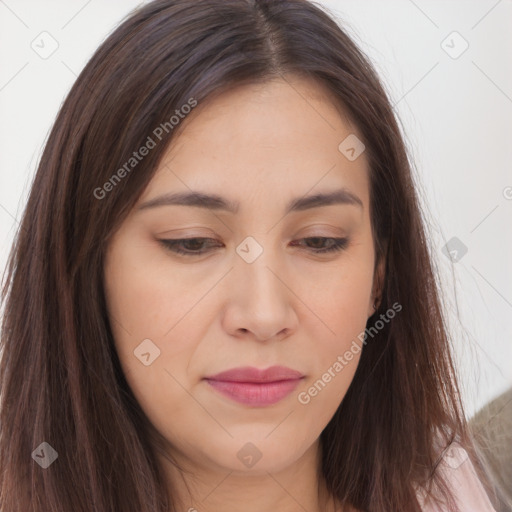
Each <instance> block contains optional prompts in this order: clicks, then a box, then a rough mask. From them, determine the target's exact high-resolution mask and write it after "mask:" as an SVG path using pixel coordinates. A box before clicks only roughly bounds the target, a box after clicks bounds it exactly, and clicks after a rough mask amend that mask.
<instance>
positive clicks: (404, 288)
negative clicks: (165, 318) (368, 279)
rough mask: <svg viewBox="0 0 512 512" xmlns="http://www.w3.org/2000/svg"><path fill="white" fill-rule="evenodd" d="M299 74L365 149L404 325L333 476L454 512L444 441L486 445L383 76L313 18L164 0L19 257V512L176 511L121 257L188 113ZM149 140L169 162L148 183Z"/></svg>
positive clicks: (396, 503) (294, 10) (140, 21)
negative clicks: (425, 493)
mask: <svg viewBox="0 0 512 512" xmlns="http://www.w3.org/2000/svg"><path fill="white" fill-rule="evenodd" d="M290 73H293V74H296V75H299V76H303V77H310V78H313V79H315V80H317V81H318V82H320V83H322V84H323V85H325V86H327V87H328V89H329V90H330V91H331V92H332V94H333V97H334V98H336V99H337V101H339V106H341V107H342V108H343V109H344V111H345V112H347V113H348V115H349V117H350V119H351V121H353V123H354V124H355V125H356V126H357V127H358V129H359V131H360V133H361V134H362V136H363V139H364V144H365V145H366V154H367V156H368V159H369V164H370V165H369V167H370V183H371V184H370V197H371V219H372V229H373V232H374V240H375V248H376V254H377V261H381V260H382V258H385V262H386V263H385V269H386V275H385V280H384V284H383V291H382V296H381V299H380V305H379V308H378V310H377V311H376V313H375V315H374V316H373V317H371V318H370V319H369V324H371V323H372V322H374V321H375V319H376V318H378V316H379V314H380V313H382V312H384V311H386V310H387V309H388V308H389V307H391V305H392V304H394V303H395V302H399V303H400V304H401V305H402V307H403V311H402V312H401V314H400V315H397V316H396V318H394V319H393V321H391V322H389V323H387V324H386V325H385V327H384V328H383V329H381V330H380V331H379V332H378V334H377V335H375V337H374V338H373V339H371V340H369V341H368V343H367V344H366V345H365V347H364V349H363V352H362V355H361V360H360V363H359V366H358V368H357V371H356V374H355V377H354V379H353V382H352V383H351V386H350V388H349V390H348V392H347V394H346V396H345V397H344V399H343V401H342V403H341V405H340V406H339V409H338V411H337V412H336V414H335V415H334V417H333V418H332V420H331V421H330V423H329V424H328V425H327V427H326V428H325V430H324V431H323V433H322V435H321V446H322V470H323V476H324V478H325V480H326V483H327V486H328V489H329V491H330V492H331V493H332V494H333V495H334V496H335V497H337V498H338V499H339V500H341V501H342V502H343V503H347V504H350V505H352V506H353V507H355V508H357V509H358V510H362V511H372V512H384V511H386V512H388V511H390V510H394V511H405V510H406V511H408V512H413V511H417V510H419V505H418V503H417V500H416V497H415V496H416V494H415V489H416V487H417V486H421V487H422V488H427V489H431V490H432V492H434V491H436V490H437V491H439V492H437V494H439V496H440V497H441V498H442V497H443V496H444V497H445V498H446V499H448V500H449V498H450V496H449V493H448V492H446V491H447V486H446V485H444V482H443V480H442V478H441V477H440V476H439V475H438V474H437V473H435V472H434V470H435V467H436V464H437V463H438V461H439V451H438V450H436V449H435V442H434V441H435V439H442V440H443V441H442V442H443V443H445V444H448V443H449V442H451V441H452V440H453V439H457V440H458V441H459V442H461V443H462V444H463V446H465V447H466V448H467V449H469V450H470V453H471V454H472V451H471V440H470V439H469V437H468V434H467V430H466V424H465V419H464V414H463V410H462V406H461V403H460V400H459V398H458V397H459V392H458V389H457V386H456V376H455V371H454V365H453V362H452V358H451V355H450V348H449V340H448V338H447V334H446V329H445V322H444V320H443V313H442V310H441V305H440V304H441V303H440V298H439V295H438V291H437V281H436V274H435V269H434V268H433V265H432V259H431V256H430V254H429V249H428V246H427V240H426V236H425V231H424V222H423V220H422V216H421V213H420V209H419V204H418V198H417V193H416V190H415V186H414V184H413V181H412V177H411V166H410V162H409V160H408V156H407V154H406V150H405V147H404V142H403V139H402V136H401V133H400V130H399V127H398V125H397V121H396V119H395V116H394V113H393V110H392V107H391V105H390V101H389V99H388V97H387V95H386V93H385V91H384V89H383V87H382V86H381V84H380V82H379V79H378V77H377V76H376V73H375V72H374V70H373V68H372V66H371V65H370V63H369V61H368V59H367V58H366V57H365V56H364V55H363V54H362V53H361V51H360V50H359V49H358V48H357V47H356V46H355V44H354V43H353V42H352V40H351V39H350V38H349V37H348V36H347V35H346V34H345V33H344V32H343V30H342V29H341V28H340V27H339V26H338V25H337V24H336V22H335V21H333V19H332V17H330V16H329V14H328V13H326V12H325V11H324V10H322V9H321V8H319V7H317V6H315V5H314V4H312V3H310V2H308V1H305V0H279V1H272V0H201V1H198V2H191V1H188V0H157V1H154V2H151V3H149V4H147V5H145V6H143V7H142V8H140V9H139V10H136V11H135V12H133V13H132V14H131V15H130V16H129V17H128V18H127V19H125V20H124V21H123V22H122V23H121V24H120V26H119V27H118V28H117V29H116V30H115V31H114V32H113V33H112V34H111V35H110V36H109V37H108V38H107V39H106V40H105V42H104V43H103V44H102V45H101V46H100V48H99V49H98V50H97V51H96V53H95V54H94V56H93V57H92V58H91V60H90V61H89V63H88V64H87V65H86V66H85V68H84V70H83V71H82V73H81V74H80V76H79V78H78V79H77V81H76V83H75V84H74V86H73V88H72V89H71V91H70V93H69V95H68V97H67V99H66V100H65V102H64V104H63V105H62V107H61V109H60V112H59V114H58V117H57V119H56V122H55V124H54V127H53V129H52V131H51V134H50V136H49V139H48V141H47V144H46V147H45V150H44V153H43V155H42V157H41V161H40V163H39V167H38V170H37V173H36V176H35V179H34V182H33V185H32V189H31V193H30V197H29V199H28V203H27V205H26V209H25V211H24V215H23V218H22V221H21V223H20V226H19V230H18V233H17V236H16V239H15V243H14V245H13V248H12V252H11V255H10V259H9V263H8V267H7V273H6V275H5V277H4V279H5V281H4V284H3V290H2V300H3V301H4V303H5V313H4V318H3V323H2V338H1V344H2V345H1V346H2V356H1V362H0V372H1V377H0V385H1V388H0V391H1V399H2V402H1V410H0V422H1V426H2V431H1V437H0V463H1V476H0V505H1V507H2V511H3V512H14V511H18V510H20V509H22V510H24V511H27V512H48V511H49V510H52V511H54V512H69V511H70V510H73V511H75V512H90V511H91V510H94V511H95V512H112V511H119V512H121V511H122V512H131V511H132V512H135V511H136V512H150V511H151V512H163V511H164V510H174V509H173V505H172V503H167V501H166V500H167V493H166V489H165V484H164V479H163V477H162V476H161V471H160V468H159V466H158V464H157V458H156V455H155V444H154V443H152V442H151V441H152V439H153V433H152V431H151V425H149V424H148V423H149V422H148V420H147V418H145V416H144V414H143V413H142V411H141V409H140V407H139V405H138V404H137V402H136V400H135V398H134V396H133V394H132V392H131V390H130V388H129V386H128V384H127V382H126V379H125V376H124V375H123V372H122V370H121V367H120V363H119V360H118V357H117V355H116V351H115V349H114V344H113V338H112V332H111V328H110V322H115V321H116V320H115V319H114V318H109V316H108V315H107V312H106V311H107V310H106V304H105V297H104V292H103V279H102V277H103V274H102V272H103V255H104V253H105V249H106V247H107V244H108V241H109V238H110V236H111V235H112V234H113V233H114V232H115V230H116V229H117V227H119V225H120V223H121V222H122V221H123V219H124V218H125V216H126V214H127V213H128V212H129V211H130V209H131V208H132V207H133V205H134V204H135V203H136V201H137V199H138V198H139V196H140V194H141V193H142V191H143V190H144V188H145V186H146V185H147V184H148V182H149V180H151V178H152V176H153V174H154V172H155V170H156V168H157V166H158V164H159V162H160V161H161V158H162V156H163V154H164V152H165V151H166V149H167V147H168V145H169V143H170V142H171V140H172V139H173V137H174V136H175V135H176V130H173V128H172V123H170V122H169V120H170V119H171V117H172V116H173V115H176V111H177V110H178V111H180V109H181V108H182V106H183V105H186V104H189V105H191V104H192V102H193V101H196V102H197V104H198V105H199V106H200V105H201V104H202V103H204V102H205V101H206V100H208V99H211V98H212V97H213V96H214V95H217V94H220V93H222V92H223V91H226V90H228V89H229V88H231V87H234V86H239V85H243V84H249V83H254V82H264V81H266V80H269V79H272V78H276V77H277V78H284V79H286V75H287V74H290ZM165 123H167V124H165ZM157 127H165V129H164V128H161V130H160V132H158V133H160V134H161V135H162V142H161V143H156V142H157V141H155V140H154V139H155V138H156V135H155V129H156V128H157ZM152 134H153V136H152ZM148 136H152V138H153V140H154V142H155V143H156V144H155V147H154V148H152V149H151V151H150V152H149V153H148V154H147V156H145V157H144V158H143V159H140V161H139V160H137V164H136V166H133V169H130V170H129V172H128V170H127V168H126V166H125V164H126V162H127V161H129V160H130V158H131V157H132V155H133V152H134V151H136V150H137V149H138V148H140V147H141V146H142V145H144V144H145V143H146V141H147V140H148ZM123 166H125V167H124V169H125V171H126V172H124V173H123V172H120V171H119V170H120V169H122V168H123ZM114 175H116V176H117V177H114ZM108 183H110V185H108ZM107 191H108V193H106V192H107ZM439 436H441V437H439ZM42 442H47V443H48V444H49V445H51V447H53V449H54V450H55V451H56V452H57V454H58V459H57V461H56V462H55V463H53V464H51V466H50V467H48V468H47V469H42V468H41V467H40V466H39V465H38V464H36V462H35V459H34V460H33V457H31V454H32V453H33V451H34V450H35V449H36V448H38V447H39V446H40V445H41V443H42Z"/></svg>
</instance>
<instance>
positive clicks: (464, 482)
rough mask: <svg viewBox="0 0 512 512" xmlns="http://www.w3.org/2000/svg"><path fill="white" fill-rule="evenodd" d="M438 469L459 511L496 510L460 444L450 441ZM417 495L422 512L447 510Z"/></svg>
mask: <svg viewBox="0 0 512 512" xmlns="http://www.w3.org/2000/svg"><path fill="white" fill-rule="evenodd" d="M438 471H439V472H440V473H442V474H443V476H446V477H447V479H448V482H449V483H450V486H451V489H453V492H454V495H455V498H456V502H457V505H458V506H459V508H460V510H461V512H496V510H495V509H494V508H493V506H492V504H491V502H490V501H489V498H488V497H487V493H486V492H485V490H484V488H483V486H482V484H481V482H480V480H479V479H478V477H477V475H476V472H475V468H474V467H473V464H472V463H471V460H470V459H469V456H468V453H467V452H466V450H464V448H462V446H460V444H458V443H452V444H451V446H450V447H449V448H448V450H446V452H445V455H444V457H443V460H442V461H441V463H440V465H439V467H438ZM419 496H420V505H421V506H422V510H423V511H424V512H449V511H448V510H447V509H446V508H444V507H443V508H441V507H439V506H438V505H436V504H435V503H432V502H430V501H427V502H426V503H424V500H423V498H422V495H420V494H419Z"/></svg>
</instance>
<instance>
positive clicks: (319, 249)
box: [293, 236, 349, 254]
mask: <svg viewBox="0 0 512 512" xmlns="http://www.w3.org/2000/svg"><path fill="white" fill-rule="evenodd" d="M302 240H305V241H308V243H307V244H306V247H307V248H309V249H311V250H312V252H314V253H317V254H318V253H328V252H336V251H342V250H343V249H346V247H347V245H348V242H349V240H348V238H331V237H322V236H310V237H307V238H302ZM326 242H329V243H327V244H326ZM293 245H299V244H293Z"/></svg>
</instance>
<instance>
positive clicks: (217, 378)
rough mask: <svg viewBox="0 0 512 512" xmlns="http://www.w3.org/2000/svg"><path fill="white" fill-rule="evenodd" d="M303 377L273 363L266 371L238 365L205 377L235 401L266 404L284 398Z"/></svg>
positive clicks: (247, 403)
mask: <svg viewBox="0 0 512 512" xmlns="http://www.w3.org/2000/svg"><path fill="white" fill-rule="evenodd" d="M303 378H304V375H302V374H301V373H300V372H298V371H296V370H292V369H290V368H286V367H284V366H272V367H270V368H267V369H266V370H259V369H258V368H253V367H243V368H234V369H232V370H228V371H226V372H221V373H219V374H217V375H213V376H211V377H206V378H205V379H204V380H205V381H206V382H207V383H208V384H209V385H210V386H211V387H212V388H213V389H215V390H216V391H217V392H219V393H221V394H222V395H224V396H227V397H228V398H230V399H231V400H234V401H235V402H238V403H241V404H245V405H251V406H253V407H264V406H268V405H272V404H275V403H277V402H279V401H281V400H283V399H284V398H285V397H286V396H288V395H289V394H290V393H291V392H292V391H293V390H294V389H295V388H296V387H297V386H298V384H299V382H300V381H301V380H302V379H303Z"/></svg>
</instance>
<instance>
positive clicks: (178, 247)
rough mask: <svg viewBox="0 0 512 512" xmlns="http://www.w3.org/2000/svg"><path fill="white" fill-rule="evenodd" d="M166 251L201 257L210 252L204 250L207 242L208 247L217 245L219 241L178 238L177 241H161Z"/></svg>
mask: <svg viewBox="0 0 512 512" xmlns="http://www.w3.org/2000/svg"><path fill="white" fill-rule="evenodd" d="M160 242H161V243H162V244H163V245H164V247H165V248H166V249H169V250H170V251H173V252H175V253H177V254H183V255H185V256H199V255H201V254H205V253H207V252H209V251H208V250H204V246H205V244H206V242H208V246H209V247H211V246H212V242H213V243H216V242H217V240H215V239H214V238H199V237H195V238H179V239H178V238H177V239H175V240H160Z"/></svg>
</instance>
